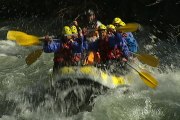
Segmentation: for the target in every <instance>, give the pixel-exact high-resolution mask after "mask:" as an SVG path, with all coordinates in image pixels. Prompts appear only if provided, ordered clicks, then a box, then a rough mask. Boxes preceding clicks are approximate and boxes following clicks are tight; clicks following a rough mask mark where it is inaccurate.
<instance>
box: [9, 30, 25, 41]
mask: <svg viewBox="0 0 180 120" xmlns="http://www.w3.org/2000/svg"><path fill="white" fill-rule="evenodd" d="M23 35H27V34H26V33H24V32H20V31H13V30H11V31H8V33H7V40H17V39H16V37H17V36H23Z"/></svg>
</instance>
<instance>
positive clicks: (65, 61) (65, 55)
mask: <svg viewBox="0 0 180 120" xmlns="http://www.w3.org/2000/svg"><path fill="white" fill-rule="evenodd" d="M54 56H55V57H54V62H58V63H61V64H62V65H75V64H76V63H77V62H79V61H80V60H81V53H75V54H74V53H73V52H72V43H71V42H68V43H63V44H62V47H61V48H60V49H59V51H58V52H56V53H55V55H54Z"/></svg>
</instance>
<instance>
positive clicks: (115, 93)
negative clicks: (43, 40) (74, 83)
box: [0, 33, 180, 120]
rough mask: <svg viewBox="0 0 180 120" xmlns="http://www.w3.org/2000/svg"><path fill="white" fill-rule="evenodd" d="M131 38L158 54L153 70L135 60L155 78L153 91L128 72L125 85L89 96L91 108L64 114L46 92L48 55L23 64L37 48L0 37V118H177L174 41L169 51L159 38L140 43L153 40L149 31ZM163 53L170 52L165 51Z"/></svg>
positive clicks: (179, 82) (179, 74) (178, 73)
mask: <svg viewBox="0 0 180 120" xmlns="http://www.w3.org/2000/svg"><path fill="white" fill-rule="evenodd" d="M136 36H138V38H139V43H140V44H141V46H142V47H141V48H143V49H144V50H145V51H146V52H147V53H150V54H155V53H156V55H157V56H159V57H160V60H161V64H160V67H158V68H151V67H148V66H147V65H142V64H139V66H141V67H143V68H145V69H147V70H148V71H150V72H151V74H152V75H153V76H154V77H156V78H157V79H158V81H159V86H158V87H157V89H155V90H152V89H150V88H148V87H147V86H145V84H144V83H143V81H142V80H141V79H140V78H139V76H138V75H137V74H136V73H133V72H132V74H131V76H130V78H129V79H133V81H132V85H131V86H130V87H126V86H122V87H119V88H116V89H112V90H108V91H107V93H106V94H103V95H99V96H97V97H96V98H95V99H94V101H93V103H92V104H93V108H92V111H89V112H88V111H79V112H78V114H76V115H73V116H69V117H67V116H66V114H65V111H64V112H63V110H65V109H60V108H61V107H59V103H58V101H57V100H56V99H57V98H54V97H52V96H51V95H49V94H48V92H47V88H49V87H50V73H49V70H50V69H51V68H52V66H53V62H52V61H53V60H52V59H53V54H45V53H43V54H42V56H41V57H40V58H39V59H38V60H37V61H36V62H35V63H34V64H32V65H31V66H29V67H28V66H27V65H26V63H25V57H26V56H27V55H28V54H29V53H31V52H32V51H33V50H35V49H37V48H39V47H37V46H34V47H22V46H18V45H17V44H16V43H15V42H13V41H5V40H3V41H0V63H1V64H0V120H32V119H33V120H36V119H38V120H50V119H52V120H60V119H64V120H117V119H118V120H125V119H126V120H127V119H128V120H139V119H141V120H147V119H148V120H160V119H163V120H171V119H173V120H179V119H180V115H179V113H180V88H179V86H180V79H179V78H180V70H179V67H178V64H179V63H178V59H179V55H178V54H179V53H180V51H179V49H178V45H177V47H174V48H171V49H170V48H169V45H168V44H167V43H164V42H163V41H160V42H158V43H154V42H152V43H151V42H149V43H146V44H145V43H143V42H146V40H147V39H156V38H155V37H152V36H151V35H150V34H149V37H148V38H147V36H144V35H142V34H141V33H139V34H137V35H136ZM140 40H142V41H140ZM149 41H150V40H149ZM162 45H163V47H160V46H162ZM165 48H168V49H165ZM165 50H166V51H165ZM167 51H168V52H170V53H171V54H166V53H167ZM169 57H171V58H172V59H173V60H172V59H170V58H169ZM82 95H84V93H82ZM82 97H83V96H82ZM34 98H36V99H34ZM58 100H60V98H58ZM63 104H65V103H63ZM66 104H67V103H66Z"/></svg>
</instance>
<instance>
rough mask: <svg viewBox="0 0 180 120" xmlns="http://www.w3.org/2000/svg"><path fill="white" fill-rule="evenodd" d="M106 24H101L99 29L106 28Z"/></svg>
mask: <svg viewBox="0 0 180 120" xmlns="http://www.w3.org/2000/svg"><path fill="white" fill-rule="evenodd" d="M106 29H107V28H106V26H105V25H104V24H101V25H100V26H99V27H98V30H106Z"/></svg>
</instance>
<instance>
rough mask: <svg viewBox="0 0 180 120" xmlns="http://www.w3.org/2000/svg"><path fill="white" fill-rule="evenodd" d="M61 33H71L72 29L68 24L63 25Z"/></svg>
mask: <svg viewBox="0 0 180 120" xmlns="http://www.w3.org/2000/svg"><path fill="white" fill-rule="evenodd" d="M62 34H63V35H71V34H72V31H71V29H70V27H69V26H64V28H63V30H62Z"/></svg>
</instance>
